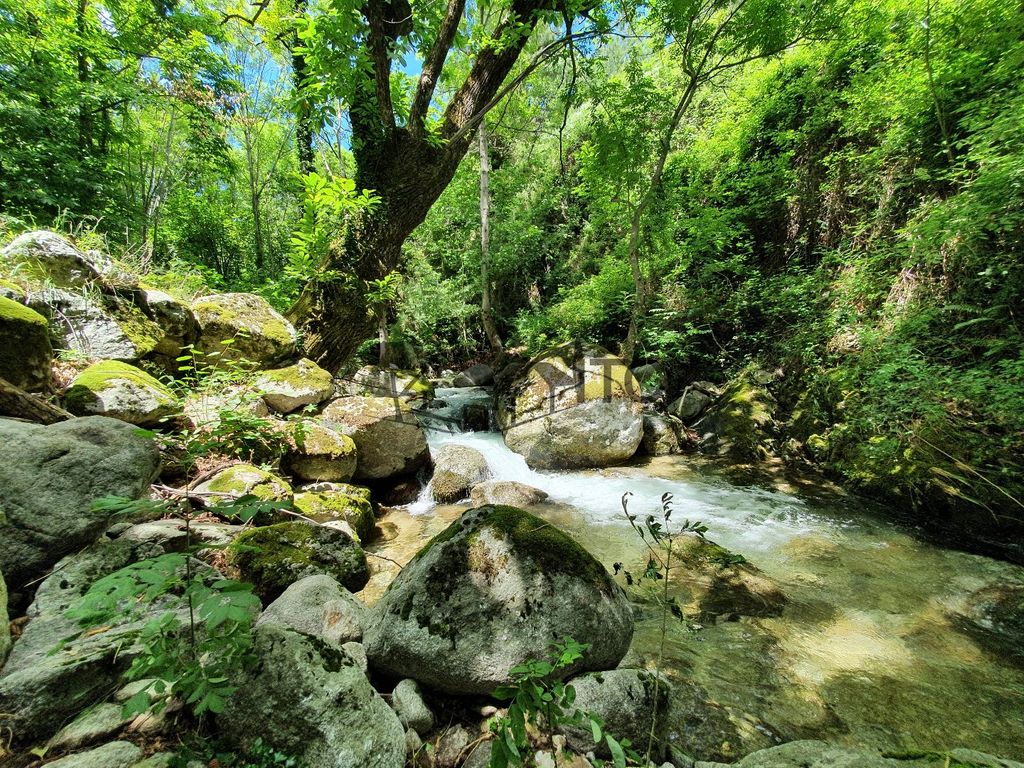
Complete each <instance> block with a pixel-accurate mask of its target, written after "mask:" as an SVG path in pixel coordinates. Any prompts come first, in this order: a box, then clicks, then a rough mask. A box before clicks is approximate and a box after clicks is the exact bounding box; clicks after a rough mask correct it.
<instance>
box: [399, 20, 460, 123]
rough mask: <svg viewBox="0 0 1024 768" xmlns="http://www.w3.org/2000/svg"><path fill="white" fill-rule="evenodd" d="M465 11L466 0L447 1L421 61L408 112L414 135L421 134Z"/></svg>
mask: <svg viewBox="0 0 1024 768" xmlns="http://www.w3.org/2000/svg"><path fill="white" fill-rule="evenodd" d="M465 9H466V0H448V7H447V9H446V10H445V13H444V19H443V20H442V21H441V27H440V29H439V30H438V32H437V38H436V39H435V40H434V44H433V45H431V46H430V50H429V51H428V52H427V57H426V59H424V61H423V71H422V72H421V73H420V81H419V85H417V86H416V95H415V96H414V97H413V100H412V109H410V111H409V129H410V130H411V131H412V132H413V133H414V134H416V135H419V134H421V133H422V132H423V122H424V118H425V117H426V114H427V110H428V109H429V108H430V100H431V99H432V98H433V96H434V89H435V88H436V87H437V81H438V78H439V77H440V76H441V70H442V69H443V68H444V62H445V59H447V58H448V51H449V50H450V49H451V47H452V42H453V41H454V40H455V35H456V33H457V32H458V31H459V23H460V22H461V21H462V14H463V12H464V11H465Z"/></svg>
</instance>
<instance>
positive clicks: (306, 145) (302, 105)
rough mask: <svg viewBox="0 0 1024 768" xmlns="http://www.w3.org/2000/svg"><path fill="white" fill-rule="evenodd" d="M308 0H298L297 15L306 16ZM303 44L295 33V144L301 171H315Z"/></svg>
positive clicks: (292, 52) (291, 49) (292, 45)
mask: <svg viewBox="0 0 1024 768" xmlns="http://www.w3.org/2000/svg"><path fill="white" fill-rule="evenodd" d="M307 2H308V0H296V3H295V16H296V17H299V16H304V15H305V14H306V6H307ZM300 45H301V43H300V41H299V37H298V35H297V34H293V35H292V38H291V42H290V43H289V46H288V48H289V54H290V55H291V59H292V87H293V88H294V89H295V97H296V98H295V146H296V149H297V151H298V155H299V173H301V174H303V175H306V174H310V173H313V171H314V170H315V167H314V163H313V161H314V154H313V115H312V110H310V104H309V99H308V98H307V97H306V95H305V94H304V93H303V91H302V83H303V81H304V80H305V79H306V72H307V67H306V57H305V55H303V54H301V53H298V52H297V49H298V48H299V46H300Z"/></svg>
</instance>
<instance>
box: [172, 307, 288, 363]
mask: <svg viewBox="0 0 1024 768" xmlns="http://www.w3.org/2000/svg"><path fill="white" fill-rule="evenodd" d="M192 311H193V312H194V313H195V316H196V320H197V321H198V322H199V341H198V342H197V346H198V347H199V349H200V350H202V352H203V353H204V354H205V355H207V360H206V362H208V363H212V362H217V361H243V360H244V361H249V362H252V363H255V364H257V365H272V364H274V363H277V362H280V361H281V360H284V359H285V358H287V357H290V356H291V355H294V354H295V343H296V339H297V335H296V333H295V328H294V327H293V326H292V324H291V323H289V322H288V321H287V320H285V319H284V317H282V316H281V314H280V313H278V312H277V310H275V309H274V308H273V307H271V306H270V304H269V302H267V300H266V299H264V298H263V297H262V296H256V295H254V294H251V293H218V294H214V295H211V296H203V297H201V298H199V299H196V301H195V302H194V303H193V304H192ZM225 342H228V343H225Z"/></svg>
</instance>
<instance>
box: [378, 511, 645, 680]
mask: <svg viewBox="0 0 1024 768" xmlns="http://www.w3.org/2000/svg"><path fill="white" fill-rule="evenodd" d="M372 612H373V613H372V620H371V622H370V625H369V626H368V627H367V629H366V632H365V633H364V636H363V641H364V645H365V646H366V653H367V656H368V657H369V659H370V663H371V666H373V667H375V668H377V669H378V670H380V671H382V672H386V673H388V674H390V675H393V676H395V677H411V678H413V679H415V680H418V681H419V682H421V683H423V684H425V685H428V686H430V687H433V688H436V689H439V690H442V691H447V692H449V693H456V694H489V693H492V692H493V691H494V689H495V688H496V687H497V686H499V685H503V684H506V683H509V682H510V681H511V676H510V670H511V669H512V668H513V667H515V666H517V665H519V664H522V663H523V662H525V661H527V660H529V659H542V658H546V656H547V655H548V653H549V652H550V646H551V644H552V643H554V642H558V641H561V640H563V639H564V638H565V637H573V638H575V639H576V640H577V641H579V642H581V643H589V644H590V650H589V651H588V652H587V653H586V655H585V656H584V657H583V659H581V660H580V661H578V662H577V663H576V664H574V665H572V667H570V668H567V669H564V670H561V672H562V673H563V675H569V674H573V673H576V672H580V671H588V670H597V669H610V668H613V667H615V666H616V665H617V664H618V663H619V661H620V660H621V659H622V657H623V655H624V654H625V653H626V650H627V648H628V647H629V643H630V640H631V639H632V636H633V611H632V607H631V606H630V604H629V601H628V600H627V599H626V596H625V594H623V592H622V590H621V589H620V588H619V586H618V585H617V584H616V583H615V582H614V581H613V580H612V579H611V577H610V576H609V575H608V572H607V571H605V569H604V567H603V566H602V565H601V564H600V563H599V562H598V561H597V560H595V559H594V557H593V556H592V555H591V554H590V553H589V552H587V551H586V550H585V549H583V548H582V547H581V546H580V545H579V544H577V543H576V542H575V541H573V540H572V539H571V538H570V537H569V536H567V535H566V534H565V533H563V532H562V531H560V530H558V529H557V528H555V527H554V526H552V525H551V524H550V523H548V522H546V521H544V520H542V519H540V518H538V517H535V516H534V515H531V514H530V513H528V512H524V511H523V510H521V509H516V508H515V507H501V506H487V507H479V508H477V509H472V510H469V511H468V512H466V513H465V514H463V515H462V516H461V517H460V518H459V519H458V520H456V521H455V522H454V523H452V524H451V525H450V526H449V527H448V528H447V529H445V530H444V531H443V532H442V533H440V534H438V535H437V536H435V537H434V538H433V539H431V541H430V542H428V543H427V545H426V546H425V547H423V549H421V550H420V552H419V553H418V554H417V555H416V557H415V558H414V559H413V561H412V562H411V563H409V564H408V565H407V566H406V567H405V568H404V569H403V570H402V572H401V573H400V574H399V575H398V577H397V578H396V579H395V581H394V582H392V584H391V586H390V588H389V589H388V591H387V592H386V593H385V594H384V596H383V597H382V598H381V600H380V601H379V602H378V603H377V604H376V605H375V606H374V607H373V609H372Z"/></svg>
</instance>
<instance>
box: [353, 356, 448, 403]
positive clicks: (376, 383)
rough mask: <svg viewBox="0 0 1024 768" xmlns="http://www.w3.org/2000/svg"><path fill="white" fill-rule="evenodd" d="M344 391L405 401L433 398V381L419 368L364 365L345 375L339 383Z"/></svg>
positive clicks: (428, 400)
mask: <svg viewBox="0 0 1024 768" xmlns="http://www.w3.org/2000/svg"><path fill="white" fill-rule="evenodd" d="M338 391H339V394H342V395H365V396H370V397H386V398H392V399H393V398H399V399H401V400H405V401H412V400H420V401H426V402H430V401H431V400H433V399H434V385H433V384H431V383H430V381H429V379H427V378H425V377H424V376H422V375H421V374H420V373H418V372H417V371H403V370H400V369H398V368H380V367H378V366H376V365H364V366H363V367H362V368H360V369H359V370H357V371H356V372H355V373H353V374H351V375H350V376H343V377H342V379H341V383H340V385H339V387H338Z"/></svg>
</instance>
